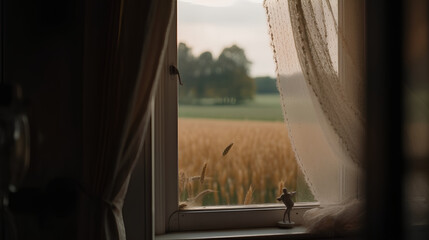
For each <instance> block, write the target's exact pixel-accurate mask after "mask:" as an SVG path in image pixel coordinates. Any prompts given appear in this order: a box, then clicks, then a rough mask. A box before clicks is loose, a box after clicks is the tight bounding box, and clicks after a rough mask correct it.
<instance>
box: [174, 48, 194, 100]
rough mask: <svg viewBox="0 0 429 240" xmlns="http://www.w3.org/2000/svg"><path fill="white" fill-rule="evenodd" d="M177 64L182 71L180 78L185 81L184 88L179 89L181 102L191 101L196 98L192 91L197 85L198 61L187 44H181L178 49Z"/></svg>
mask: <svg viewBox="0 0 429 240" xmlns="http://www.w3.org/2000/svg"><path fill="white" fill-rule="evenodd" d="M177 55H178V58H177V62H178V68H179V71H180V77H181V78H182V79H183V82H184V86H183V87H182V86H181V87H180V88H179V95H180V100H181V101H184V102H186V101H190V100H191V99H192V98H193V97H194V96H193V95H194V94H193V91H192V89H193V88H194V85H195V81H196V79H195V77H194V76H195V70H196V68H195V63H196V59H195V57H194V55H193V54H192V49H191V48H190V47H188V46H187V45H186V44H185V43H179V46H178V48H177Z"/></svg>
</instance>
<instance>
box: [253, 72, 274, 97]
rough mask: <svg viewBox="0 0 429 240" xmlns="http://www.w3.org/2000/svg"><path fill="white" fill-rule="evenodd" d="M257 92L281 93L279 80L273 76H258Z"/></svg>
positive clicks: (256, 80)
mask: <svg viewBox="0 0 429 240" xmlns="http://www.w3.org/2000/svg"><path fill="white" fill-rule="evenodd" d="M255 84H256V92H257V93H259V94H267V93H279V90H277V82H276V79H275V78H272V77H268V76H266V77H256V78H255Z"/></svg>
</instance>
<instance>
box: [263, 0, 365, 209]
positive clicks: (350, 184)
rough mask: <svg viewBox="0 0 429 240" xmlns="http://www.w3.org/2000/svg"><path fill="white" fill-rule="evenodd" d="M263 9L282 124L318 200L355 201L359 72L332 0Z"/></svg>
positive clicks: (292, 1) (360, 129) (360, 126)
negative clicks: (279, 101)
mask: <svg viewBox="0 0 429 240" xmlns="http://www.w3.org/2000/svg"><path fill="white" fill-rule="evenodd" d="M264 6H265V8H266V11H267V17H268V24H269V29H270V35H271V40H272V47H273V50H274V58H275V61H276V66H277V69H276V70H277V84H278V88H279V91H280V94H281V98H282V100H281V101H282V105H283V110H284V116H285V121H286V124H287V127H288V130H289V136H290V137H291V141H292V144H293V148H294V151H295V154H296V156H297V159H298V163H299V165H300V167H301V169H302V171H303V173H304V176H305V179H306V180H307V182H308V185H309V186H310V188H311V190H312V192H313V194H314V195H315V197H316V199H317V200H318V201H320V202H321V203H322V204H324V203H326V204H332V203H339V202H344V201H347V200H350V199H356V198H358V197H359V194H360V193H359V192H360V185H361V184H360V179H359V178H360V174H361V164H360V162H361V158H362V139H363V133H364V118H363V113H362V112H363V97H364V94H363V88H364V87H363V72H362V71H359V67H358V66H356V61H353V60H354V57H355V55H353V54H351V53H350V52H351V50H352V51H353V50H354V49H352V48H353V45H352V44H349V41H348V39H347V36H345V35H344V34H343V33H344V32H343V30H344V29H342V28H341V24H340V23H341V20H342V19H341V18H339V15H338V1H337V0H329V1H319V0H316V1H315V0H302V1H301V0H288V1H275V0H266V1H265V2H264ZM339 20H340V21H339ZM344 59H346V60H344ZM350 59H351V61H350ZM344 62H347V63H348V64H347V66H344V65H345V64H344ZM345 70H347V72H348V73H347V74H346V75H344V74H343V72H344V71H345ZM298 191H299V190H298Z"/></svg>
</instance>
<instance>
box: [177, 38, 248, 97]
mask: <svg viewBox="0 0 429 240" xmlns="http://www.w3.org/2000/svg"><path fill="white" fill-rule="evenodd" d="M178 62H179V64H178V65H179V70H180V74H181V77H182V79H183V82H184V86H181V87H180V88H179V101H180V102H181V103H197V104H199V103H201V99H202V98H213V99H219V100H220V103H222V104H237V103H241V102H243V101H244V100H247V99H252V97H253V95H254V93H255V83H254V80H253V79H252V78H250V77H249V74H248V72H249V67H250V61H249V60H248V59H247V57H246V54H245V52H244V50H243V49H242V48H240V47H238V46H237V45H233V46H231V47H228V48H225V49H223V51H222V53H221V54H220V55H219V57H218V59H214V58H213V55H212V53H211V52H208V51H207V52H203V53H201V54H200V55H199V56H198V57H195V56H194V55H193V54H192V49H191V48H190V47H188V46H187V45H186V44H184V43H180V44H179V47H178Z"/></svg>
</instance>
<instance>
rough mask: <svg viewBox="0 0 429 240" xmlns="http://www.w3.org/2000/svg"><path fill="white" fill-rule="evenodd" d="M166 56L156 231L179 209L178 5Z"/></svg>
mask: <svg viewBox="0 0 429 240" xmlns="http://www.w3.org/2000/svg"><path fill="white" fill-rule="evenodd" d="M173 8H174V9H173V11H174V16H173V19H172V23H171V27H170V33H169V43H168V48H167V56H166V59H165V61H164V66H163V70H162V74H161V78H160V82H159V85H158V89H157V90H158V92H157V94H156V97H155V107H154V111H153V114H152V116H153V119H152V122H153V126H152V131H153V135H152V136H153V143H154V144H153V156H152V159H153V165H152V166H154V167H155V169H154V173H155V174H154V194H153V195H154V196H155V201H154V212H155V214H154V216H155V224H154V225H155V234H163V233H165V231H166V229H167V222H168V218H169V216H170V215H172V213H173V212H175V211H177V209H178V200H179V199H178V189H177V184H174V183H177V179H178V163H177V158H178V157H177V108H178V106H177V76H176V75H171V74H170V71H169V67H170V65H174V66H177V6H176V3H175V4H174V7H173Z"/></svg>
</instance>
